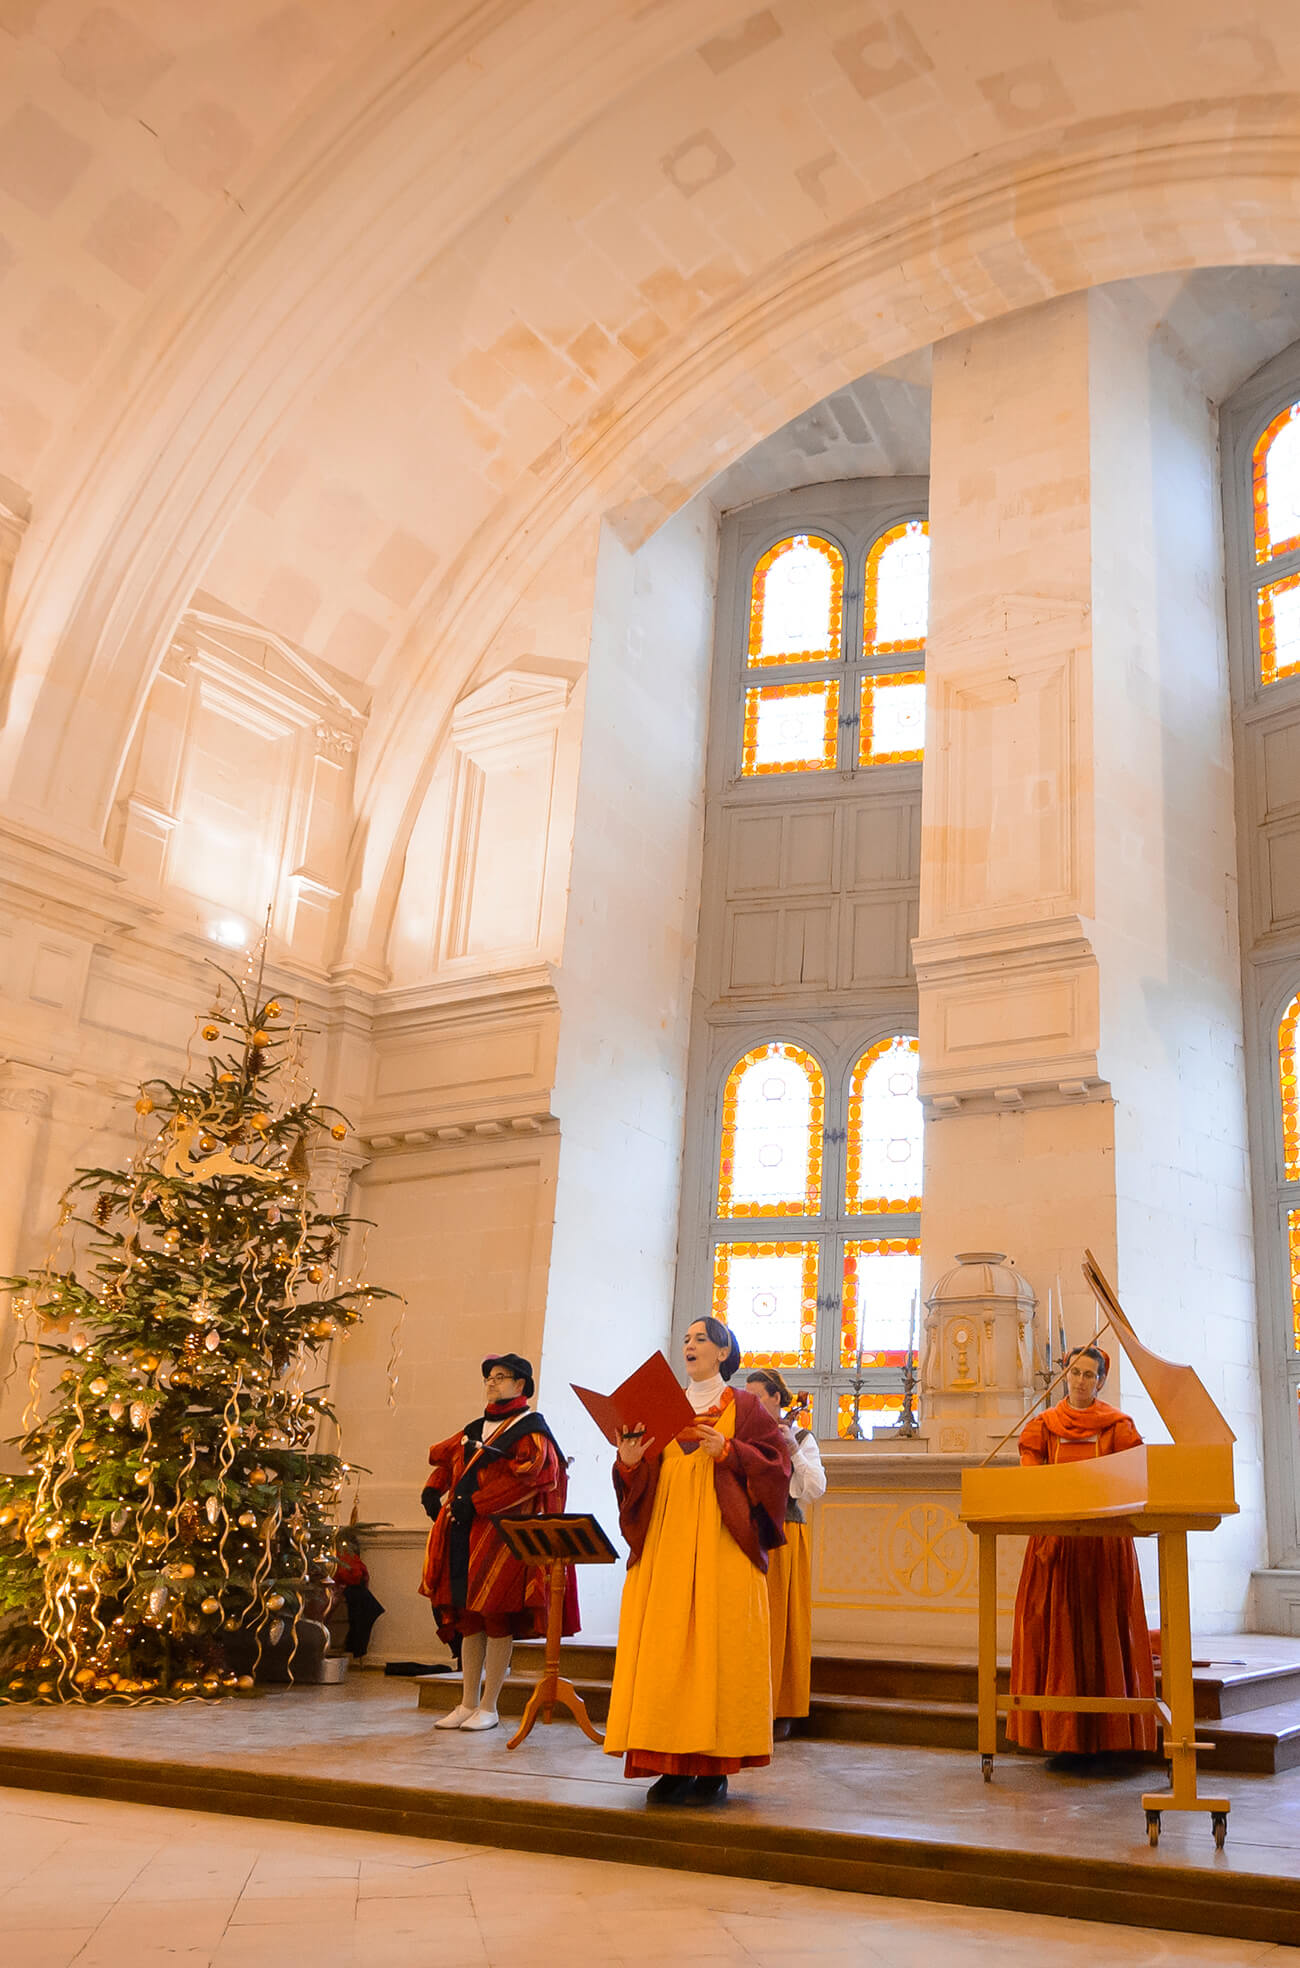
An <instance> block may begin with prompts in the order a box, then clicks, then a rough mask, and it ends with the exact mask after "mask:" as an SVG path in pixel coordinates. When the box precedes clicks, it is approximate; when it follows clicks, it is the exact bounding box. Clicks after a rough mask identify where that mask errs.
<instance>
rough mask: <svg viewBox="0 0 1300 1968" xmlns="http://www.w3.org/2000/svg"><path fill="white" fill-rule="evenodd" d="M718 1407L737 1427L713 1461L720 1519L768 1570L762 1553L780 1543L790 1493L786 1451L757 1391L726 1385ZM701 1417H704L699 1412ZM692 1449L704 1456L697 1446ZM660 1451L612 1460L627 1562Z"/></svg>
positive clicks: (642, 1531) (641, 1536)
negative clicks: (731, 1410) (730, 1408)
mask: <svg viewBox="0 0 1300 1968" xmlns="http://www.w3.org/2000/svg"><path fill="white" fill-rule="evenodd" d="M722 1400H723V1405H724V1406H725V1405H726V1403H727V1402H729V1401H734V1402H735V1404H736V1429H735V1433H734V1435H733V1436H732V1437H731V1446H730V1448H729V1450H728V1452H727V1454H726V1455H725V1456H723V1457H722V1458H721V1459H720V1460H719V1461H717V1462H715V1463H714V1465H713V1481H714V1486H715V1488H716V1489H717V1493H718V1509H719V1510H720V1511H721V1513H722V1521H723V1523H724V1524H725V1525H726V1527H727V1529H728V1530H729V1531H730V1533H731V1535H732V1537H733V1538H734V1539H735V1540H736V1543H737V1544H738V1545H739V1546H740V1548H741V1550H742V1551H743V1552H744V1554H745V1556H746V1557H747V1558H748V1559H749V1561H750V1563H751V1564H752V1565H756V1566H757V1567H758V1569H759V1571H760V1572H765V1571H766V1570H767V1554H768V1552H769V1551H773V1550H775V1548H776V1546H777V1545H778V1544H784V1543H785V1506H786V1499H787V1497H788V1496H789V1494H790V1451H789V1449H788V1447H787V1446H786V1441H785V1437H784V1436H783V1435H782V1433H781V1431H780V1429H779V1428H778V1426H777V1424H776V1422H775V1421H774V1420H773V1419H772V1416H771V1415H770V1414H769V1413H768V1411H767V1409H766V1408H765V1407H764V1406H763V1403H762V1402H761V1401H760V1400H759V1399H758V1396H757V1395H756V1394H747V1393H745V1392H743V1391H742V1392H740V1393H733V1391H732V1389H731V1388H727V1390H726V1392H725V1393H724V1394H723V1397H722ZM699 1419H700V1420H701V1421H704V1420H706V1419H707V1416H705V1415H701V1416H700V1417H699ZM694 1453H695V1454H696V1455H703V1454H704V1450H703V1449H699V1448H697V1449H696V1450H695V1451H694ZM660 1460H661V1458H660V1455H659V1452H658V1451H657V1450H655V1449H652V1450H650V1451H649V1453H648V1454H647V1455H645V1456H643V1457H642V1459H641V1461H640V1462H639V1463H638V1464H637V1465H636V1467H635V1469H628V1468H627V1467H626V1466H625V1465H624V1464H623V1463H621V1462H615V1464H614V1493H615V1495H616V1496H617V1498H618V1521H619V1528H620V1529H621V1531H622V1533H623V1536H624V1537H625V1538H626V1539H627V1542H628V1544H629V1546H630V1547H631V1552H632V1557H631V1560H630V1561H629V1562H631V1563H633V1564H635V1562H636V1560H637V1559H638V1558H639V1557H640V1556H641V1552H642V1549H643V1548H644V1545H645V1541H646V1533H647V1531H648V1530H649V1528H650V1514H651V1512H652V1510H653V1509H654V1500H655V1491H656V1489H657V1488H658V1487H659V1465H660Z"/></svg>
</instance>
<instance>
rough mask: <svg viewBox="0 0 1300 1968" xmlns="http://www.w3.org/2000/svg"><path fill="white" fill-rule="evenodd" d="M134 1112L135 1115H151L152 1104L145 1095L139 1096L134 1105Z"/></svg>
mask: <svg viewBox="0 0 1300 1968" xmlns="http://www.w3.org/2000/svg"><path fill="white" fill-rule="evenodd" d="M135 1111H136V1113H137V1114H152V1112H153V1102H152V1100H150V1098H149V1096H148V1094H147V1093H142V1094H141V1095H140V1098H139V1099H138V1100H137V1101H136V1103H135Z"/></svg>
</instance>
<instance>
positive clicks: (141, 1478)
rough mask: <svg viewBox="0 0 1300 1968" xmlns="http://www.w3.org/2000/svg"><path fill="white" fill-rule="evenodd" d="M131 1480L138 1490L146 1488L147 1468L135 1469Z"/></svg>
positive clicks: (147, 1481) (147, 1479)
mask: <svg viewBox="0 0 1300 1968" xmlns="http://www.w3.org/2000/svg"><path fill="white" fill-rule="evenodd" d="M131 1481H132V1482H133V1483H134V1484H135V1486H136V1488H137V1489H138V1490H143V1489H146V1488H147V1487H148V1484H149V1471H148V1470H147V1469H137V1470H136V1472H135V1475H134V1476H133V1477H132V1478H131Z"/></svg>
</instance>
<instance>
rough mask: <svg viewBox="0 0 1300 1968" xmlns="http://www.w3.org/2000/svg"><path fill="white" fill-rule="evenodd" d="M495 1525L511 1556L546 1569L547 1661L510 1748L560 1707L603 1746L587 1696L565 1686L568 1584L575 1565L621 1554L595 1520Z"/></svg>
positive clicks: (500, 1521) (517, 1520)
mask: <svg viewBox="0 0 1300 1968" xmlns="http://www.w3.org/2000/svg"><path fill="white" fill-rule="evenodd" d="M492 1522H493V1523H494V1524H495V1525H496V1528H497V1529H498V1531H500V1533H501V1540H502V1542H503V1544H504V1545H505V1547H506V1549H507V1551H509V1552H510V1554H511V1556H512V1557H514V1558H518V1559H520V1560H521V1562H522V1563H523V1564H525V1565H540V1566H543V1567H545V1570H546V1657H545V1660H544V1662H543V1665H542V1675H541V1679H540V1680H539V1681H538V1683H537V1686H536V1687H535V1688H534V1689H533V1692H532V1694H531V1695H530V1696H529V1697H528V1705H527V1707H526V1708H525V1709H524V1715H523V1720H522V1722H521V1723H520V1724H519V1727H518V1728H517V1729H516V1730H515V1733H514V1734H513V1736H511V1738H510V1741H509V1742H508V1743H507V1744H506V1748H507V1749H518V1747H519V1745H520V1743H521V1742H523V1741H524V1739H525V1737H526V1736H527V1735H528V1734H529V1733H530V1732H531V1730H532V1726H533V1724H534V1722H536V1720H537V1718H538V1716H539V1715H540V1716H541V1718H542V1720H543V1722H546V1723H549V1722H550V1719H551V1716H552V1714H553V1713H554V1711H555V1710H556V1708H567V1709H568V1711H569V1713H570V1715H571V1716H572V1717H573V1719H574V1721H575V1722H576V1723H577V1725H578V1727H579V1728H580V1729H581V1730H582V1732H583V1734H584V1735H585V1736H589V1737H590V1738H591V1740H592V1742H594V1743H603V1742H604V1740H605V1738H604V1736H602V1734H601V1733H600V1730H599V1729H597V1728H596V1727H595V1725H594V1724H593V1722H592V1720H591V1717H590V1716H589V1715H588V1714H587V1708H586V1704H585V1703H584V1701H583V1699H582V1696H581V1695H580V1694H579V1693H578V1691H577V1689H576V1688H575V1687H574V1685H573V1683H572V1681H566V1680H565V1678H564V1676H563V1675H562V1674H561V1673H560V1641H561V1639H562V1638H563V1628H564V1581H565V1573H566V1571H567V1570H568V1567H569V1566H570V1565H612V1564H614V1563H615V1562H616V1561H617V1558H618V1553H617V1551H615V1549H614V1547H613V1545H612V1544H611V1543H610V1541H609V1539H608V1538H607V1537H606V1536H605V1533H604V1532H603V1531H602V1530H601V1528H600V1525H599V1524H598V1523H597V1522H596V1520H595V1518H594V1517H582V1516H576V1515H575V1516H563V1517H561V1516H556V1517H494V1518H493V1519H492Z"/></svg>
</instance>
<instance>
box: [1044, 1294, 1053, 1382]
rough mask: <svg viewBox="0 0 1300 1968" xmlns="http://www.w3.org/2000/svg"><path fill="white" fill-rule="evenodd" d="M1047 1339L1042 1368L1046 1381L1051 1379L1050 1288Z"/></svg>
mask: <svg viewBox="0 0 1300 1968" xmlns="http://www.w3.org/2000/svg"><path fill="white" fill-rule="evenodd" d="M1046 1325H1047V1338H1046V1342H1045V1344H1044V1346H1043V1368H1044V1371H1045V1373H1046V1375H1047V1378H1048V1380H1049V1381H1050V1380H1051V1378H1052V1287H1051V1286H1050V1285H1049V1286H1048V1287H1047V1320H1046Z"/></svg>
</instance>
